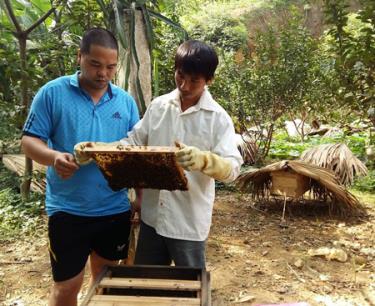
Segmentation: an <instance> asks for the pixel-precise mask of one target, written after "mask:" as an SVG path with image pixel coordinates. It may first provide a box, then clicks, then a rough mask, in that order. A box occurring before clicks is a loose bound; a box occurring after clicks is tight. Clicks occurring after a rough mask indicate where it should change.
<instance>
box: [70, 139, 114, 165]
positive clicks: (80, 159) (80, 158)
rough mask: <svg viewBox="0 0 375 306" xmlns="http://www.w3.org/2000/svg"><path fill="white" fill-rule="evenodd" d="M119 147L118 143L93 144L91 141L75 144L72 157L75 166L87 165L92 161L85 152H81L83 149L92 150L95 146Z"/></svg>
mask: <svg viewBox="0 0 375 306" xmlns="http://www.w3.org/2000/svg"><path fill="white" fill-rule="evenodd" d="M117 145H121V143H120V142H119V141H115V142H93V141H83V142H79V143H77V144H76V145H75V146H74V148H73V151H74V157H75V159H76V162H77V164H79V165H87V164H89V163H91V162H92V161H93V159H92V158H91V156H90V154H89V153H87V152H83V150H84V149H85V148H93V147H95V146H117Z"/></svg>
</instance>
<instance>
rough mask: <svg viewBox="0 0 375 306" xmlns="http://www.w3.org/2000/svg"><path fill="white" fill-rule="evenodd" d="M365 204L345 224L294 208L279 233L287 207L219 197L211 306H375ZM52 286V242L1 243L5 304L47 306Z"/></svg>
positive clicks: (374, 208) (211, 247)
mask: <svg viewBox="0 0 375 306" xmlns="http://www.w3.org/2000/svg"><path fill="white" fill-rule="evenodd" d="M362 201H363V200H362ZM365 202H366V206H367V207H368V213H369V216H368V217H361V218H350V219H346V220H343V219H338V218H334V217H329V216H328V214H327V208H326V207H317V205H315V206H309V205H307V204H304V205H303V204H299V205H293V204H290V205H289V209H287V211H286V224H283V225H285V226H280V218H281V213H282V203H281V202H278V203H268V204H262V205H259V204H257V205H254V203H253V201H252V200H251V199H250V197H248V196H244V195H239V194H237V193H233V192H229V191H219V192H218V194H217V197H216V204H215V209H214V215H213V225H212V229H211V233H210V237H209V240H208V248H207V268H208V270H209V271H210V273H211V288H212V299H213V305H217V306H224V305H225V306H226V305H257V304H266V303H267V304H271V303H274V304H277V303H291V302H307V303H308V304H309V305H339V306H345V305H359V306H366V305H375V244H374V242H375V218H374V217H375V196H370V197H366V200H365ZM322 248H325V249H322ZM319 252H320V253H322V252H323V253H324V252H325V253H328V252H330V255H326V256H324V255H322V256H314V254H316V253H319ZM339 255H340V256H339ZM346 257H347V258H346ZM337 258H338V259H340V260H342V261H339V260H337ZM50 285H51V277H50V268H49V258H48V251H47V240H46V238H40V237H35V238H33V237H25V238H24V239H23V240H21V241H20V240H19V241H15V242H12V243H7V244H0V304H2V305H6V306H10V305H12V306H20V305H47V296H48V291H49V288H50ZM83 296H84V293H83V294H82V295H81V299H82V297H83Z"/></svg>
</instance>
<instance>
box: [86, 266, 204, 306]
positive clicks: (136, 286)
mask: <svg viewBox="0 0 375 306" xmlns="http://www.w3.org/2000/svg"><path fill="white" fill-rule="evenodd" d="M110 305H111V306H114V305H116V306H117V305H127V306H140V305H143V306H146V305H157V306H172V305H173V306H176V305H184V306H193V305H200V306H211V292H210V273H209V272H207V271H206V270H205V269H198V268H188V267H172V266H141V265H138V266H137V265H135V266H113V267H106V268H105V269H104V270H103V272H102V273H101V274H100V276H99V277H98V279H97V280H96V282H95V283H94V285H93V286H92V288H91V289H90V290H89V292H88V293H87V295H86V298H85V300H84V301H83V302H82V304H81V306H110Z"/></svg>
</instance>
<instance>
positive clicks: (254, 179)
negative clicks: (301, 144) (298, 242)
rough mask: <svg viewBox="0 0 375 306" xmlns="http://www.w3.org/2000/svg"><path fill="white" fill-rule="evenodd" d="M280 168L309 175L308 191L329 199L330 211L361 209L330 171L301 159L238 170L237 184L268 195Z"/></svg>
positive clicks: (252, 191)
mask: <svg viewBox="0 0 375 306" xmlns="http://www.w3.org/2000/svg"><path fill="white" fill-rule="evenodd" d="M280 170H284V171H288V172H292V173H293V172H294V173H298V174H300V175H303V176H305V177H307V178H309V190H310V194H311V195H312V197H313V198H314V199H315V200H319V201H327V200H329V201H330V204H331V211H332V212H339V213H342V214H346V213H347V212H354V211H357V212H364V208H363V206H362V205H361V204H360V202H359V201H358V200H357V198H356V197H355V196H354V195H352V194H351V193H350V192H348V191H347V190H346V189H345V187H344V186H342V185H341V184H340V183H339V181H338V180H337V179H336V177H335V175H334V173H333V172H331V171H330V170H327V169H325V168H322V167H319V166H316V165H312V164H308V163H306V162H302V161H288V160H284V161H281V162H277V163H274V164H271V165H268V166H265V167H263V168H261V169H258V170H253V169H252V170H250V171H247V172H244V173H242V174H241V175H240V176H239V177H238V179H237V180H236V185H237V187H239V188H240V190H241V191H243V192H250V193H252V194H253V196H254V197H255V198H258V199H259V198H269V196H271V188H272V173H273V172H276V171H277V172H280Z"/></svg>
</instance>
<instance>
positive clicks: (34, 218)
mask: <svg viewBox="0 0 375 306" xmlns="http://www.w3.org/2000/svg"><path fill="white" fill-rule="evenodd" d="M0 174H1V179H0V237H1V238H0V241H1V240H9V239H12V238H14V237H17V236H20V235H31V234H33V235H35V234H37V233H38V229H40V228H41V227H42V224H43V223H42V220H43V218H42V216H43V212H44V205H43V196H42V195H40V194H31V198H30V199H29V200H28V201H22V198H21V195H20V194H19V193H18V190H17V188H18V187H17V186H18V182H19V179H18V177H16V176H15V175H13V174H12V173H9V171H6V169H4V167H2V166H1V167H0Z"/></svg>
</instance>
